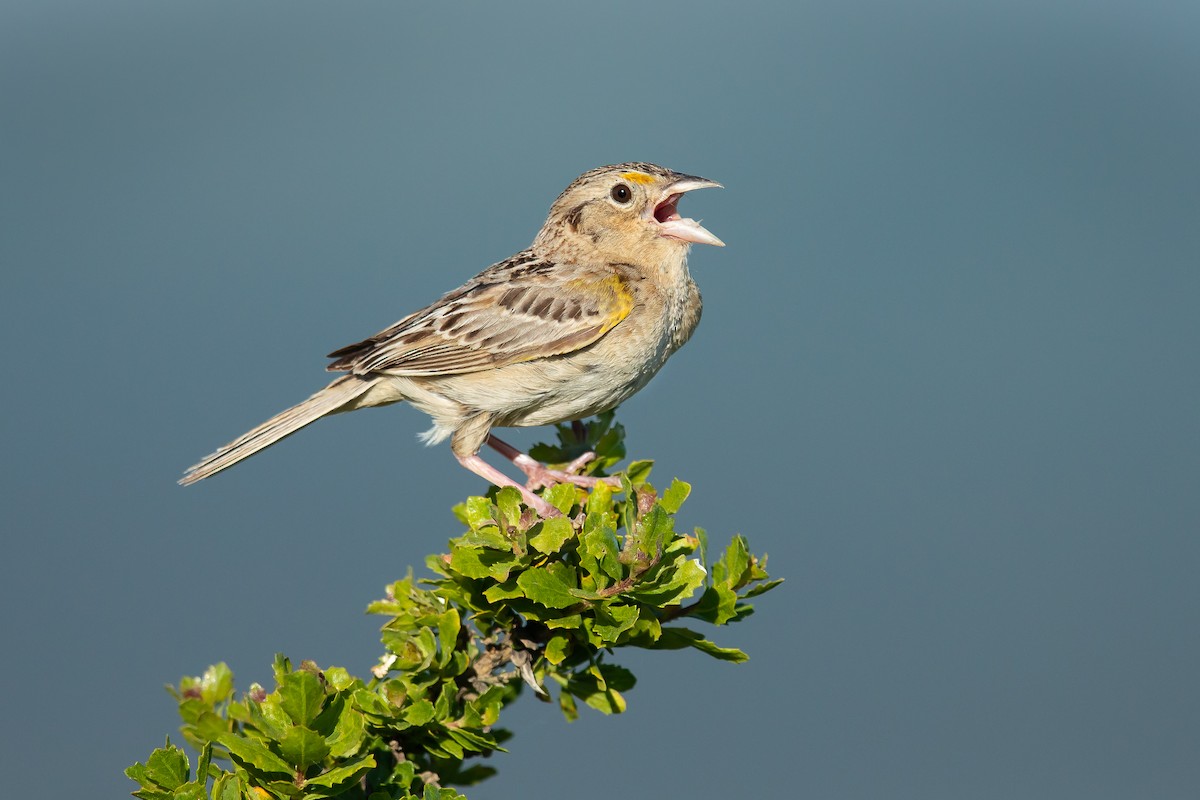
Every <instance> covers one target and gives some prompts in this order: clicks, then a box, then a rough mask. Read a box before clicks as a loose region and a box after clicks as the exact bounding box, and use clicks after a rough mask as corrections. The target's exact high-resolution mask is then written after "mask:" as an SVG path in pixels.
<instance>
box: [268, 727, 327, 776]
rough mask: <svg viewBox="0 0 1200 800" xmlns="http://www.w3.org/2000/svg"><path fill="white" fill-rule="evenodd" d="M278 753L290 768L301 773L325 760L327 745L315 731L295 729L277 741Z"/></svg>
mask: <svg viewBox="0 0 1200 800" xmlns="http://www.w3.org/2000/svg"><path fill="white" fill-rule="evenodd" d="M279 752H280V753H281V754H282V755H283V757H284V758H285V759H286V760H287V761H288V763H290V764H291V765H292V766H294V767H296V768H297V769H298V770H299V771H301V772H303V771H304V770H306V769H308V767H310V766H311V765H313V764H316V763H318V762H320V761H324V760H325V756H327V755H329V745H328V744H326V743H325V739H324V738H323V737H322V736H321V734H319V733H317V732H316V731H312V730H309V729H308V728H301V727H295V728H292V729H291V730H290V731H288V732H287V733H285V734H284V735H283V738H282V739H280V740H279Z"/></svg>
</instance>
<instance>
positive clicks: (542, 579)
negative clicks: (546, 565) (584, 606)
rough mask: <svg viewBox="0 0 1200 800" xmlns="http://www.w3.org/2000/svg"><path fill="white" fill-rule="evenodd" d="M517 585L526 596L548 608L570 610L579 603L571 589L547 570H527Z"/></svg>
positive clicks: (519, 576) (519, 577)
mask: <svg viewBox="0 0 1200 800" xmlns="http://www.w3.org/2000/svg"><path fill="white" fill-rule="evenodd" d="M517 585H518V586H520V587H521V588H522V589H523V590H524V591H525V596H526V597H528V598H529V599H530V600H532V601H534V602H535V603H540V604H542V605H544V606H546V607H547V608H570V607H571V606H573V605H575V604H576V603H578V602H579V600H578V598H576V597H575V596H574V595H573V594H571V588H572V587H570V586H568V585H567V584H566V583H564V582H563V581H562V579H561V578H559V577H558V576H557V575H555V574H553V573H551V572H549V571H548V570H545V569H527V570H525V571H524V572H522V573H521V574H520V575H518V576H517Z"/></svg>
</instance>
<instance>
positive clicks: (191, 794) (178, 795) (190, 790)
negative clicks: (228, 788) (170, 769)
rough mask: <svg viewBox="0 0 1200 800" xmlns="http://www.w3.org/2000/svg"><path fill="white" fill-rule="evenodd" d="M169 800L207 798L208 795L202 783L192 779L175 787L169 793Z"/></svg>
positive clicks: (200, 799) (203, 799) (206, 799)
mask: <svg viewBox="0 0 1200 800" xmlns="http://www.w3.org/2000/svg"><path fill="white" fill-rule="evenodd" d="M205 783H207V781H205ZM171 800H208V795H207V793H205V791H204V783H199V782H198V781H192V782H191V783H185V784H184V785H183V786H180V787H179V788H178V789H176V790H175V792H174V793H173V794H172V795H171Z"/></svg>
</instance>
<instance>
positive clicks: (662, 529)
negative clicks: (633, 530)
mask: <svg viewBox="0 0 1200 800" xmlns="http://www.w3.org/2000/svg"><path fill="white" fill-rule="evenodd" d="M673 533H674V521H673V520H672V519H671V517H670V515H669V514H667V512H665V511H663V509H662V506H661V505H655V506H654V507H653V508H651V509H650V511H649V513H647V514H646V516H644V517H642V520H641V522H640V523H639V524H638V549H639V550H640V551H641V552H643V553H645V554H646V555H647V556H649V557H650V558H656V557H657V556H658V554H659V553H660V552H662V548H663V542H664V541H665V540H666V538H667V537H669V536H671V535H672V534H673Z"/></svg>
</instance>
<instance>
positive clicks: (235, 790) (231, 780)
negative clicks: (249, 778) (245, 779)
mask: <svg viewBox="0 0 1200 800" xmlns="http://www.w3.org/2000/svg"><path fill="white" fill-rule="evenodd" d="M211 797H212V800H241V798H242V780H241V778H240V777H239V776H238V775H235V774H234V773H232V772H222V773H221V774H220V775H218V776H217V779H216V780H215V781H213V788H212V795H211Z"/></svg>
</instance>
